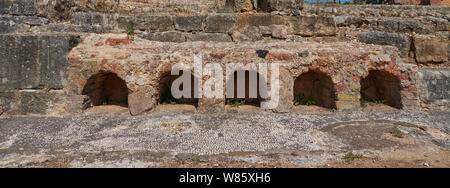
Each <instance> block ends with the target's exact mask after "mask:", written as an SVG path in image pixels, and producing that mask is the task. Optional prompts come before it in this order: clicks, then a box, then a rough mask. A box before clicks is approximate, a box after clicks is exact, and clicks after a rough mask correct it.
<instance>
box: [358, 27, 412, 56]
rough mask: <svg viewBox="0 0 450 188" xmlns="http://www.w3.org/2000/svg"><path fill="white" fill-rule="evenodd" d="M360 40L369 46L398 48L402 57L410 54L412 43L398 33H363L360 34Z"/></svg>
mask: <svg viewBox="0 0 450 188" xmlns="http://www.w3.org/2000/svg"><path fill="white" fill-rule="evenodd" d="M358 40H359V41H360V42H364V43H367V44H378V45H391V46H395V47H397V48H398V50H399V52H400V54H401V56H403V57H406V56H408V53H409V48H410V45H409V44H410V42H409V39H408V38H407V37H405V36H404V35H401V34H397V33H385V32H362V33H359V34H358Z"/></svg>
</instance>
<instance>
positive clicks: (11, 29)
mask: <svg viewBox="0 0 450 188" xmlns="http://www.w3.org/2000/svg"><path fill="white" fill-rule="evenodd" d="M27 29H28V26H26V25H25V24H11V23H9V22H2V21H0V34H7V33H15V32H23V31H25V30H27Z"/></svg>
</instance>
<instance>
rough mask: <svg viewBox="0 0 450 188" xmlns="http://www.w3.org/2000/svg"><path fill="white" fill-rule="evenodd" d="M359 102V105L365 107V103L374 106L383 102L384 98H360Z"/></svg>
mask: <svg viewBox="0 0 450 188" xmlns="http://www.w3.org/2000/svg"><path fill="white" fill-rule="evenodd" d="M360 103H361V107H363V108H365V107H367V105H370V106H375V105H378V104H383V103H384V100H383V99H377V100H369V101H368V100H364V99H361V100H360Z"/></svg>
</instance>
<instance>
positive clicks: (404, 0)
mask: <svg viewBox="0 0 450 188" xmlns="http://www.w3.org/2000/svg"><path fill="white" fill-rule="evenodd" d="M421 2H422V0H394V3H395V4H400V5H420V3H421Z"/></svg>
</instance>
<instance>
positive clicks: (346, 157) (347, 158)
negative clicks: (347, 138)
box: [342, 152, 364, 163]
mask: <svg viewBox="0 0 450 188" xmlns="http://www.w3.org/2000/svg"><path fill="white" fill-rule="evenodd" d="M362 158H364V155H362V154H353V152H348V153H346V154H345V155H344V156H343V157H342V160H344V162H345V163H351V162H352V161H353V160H355V159H362Z"/></svg>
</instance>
